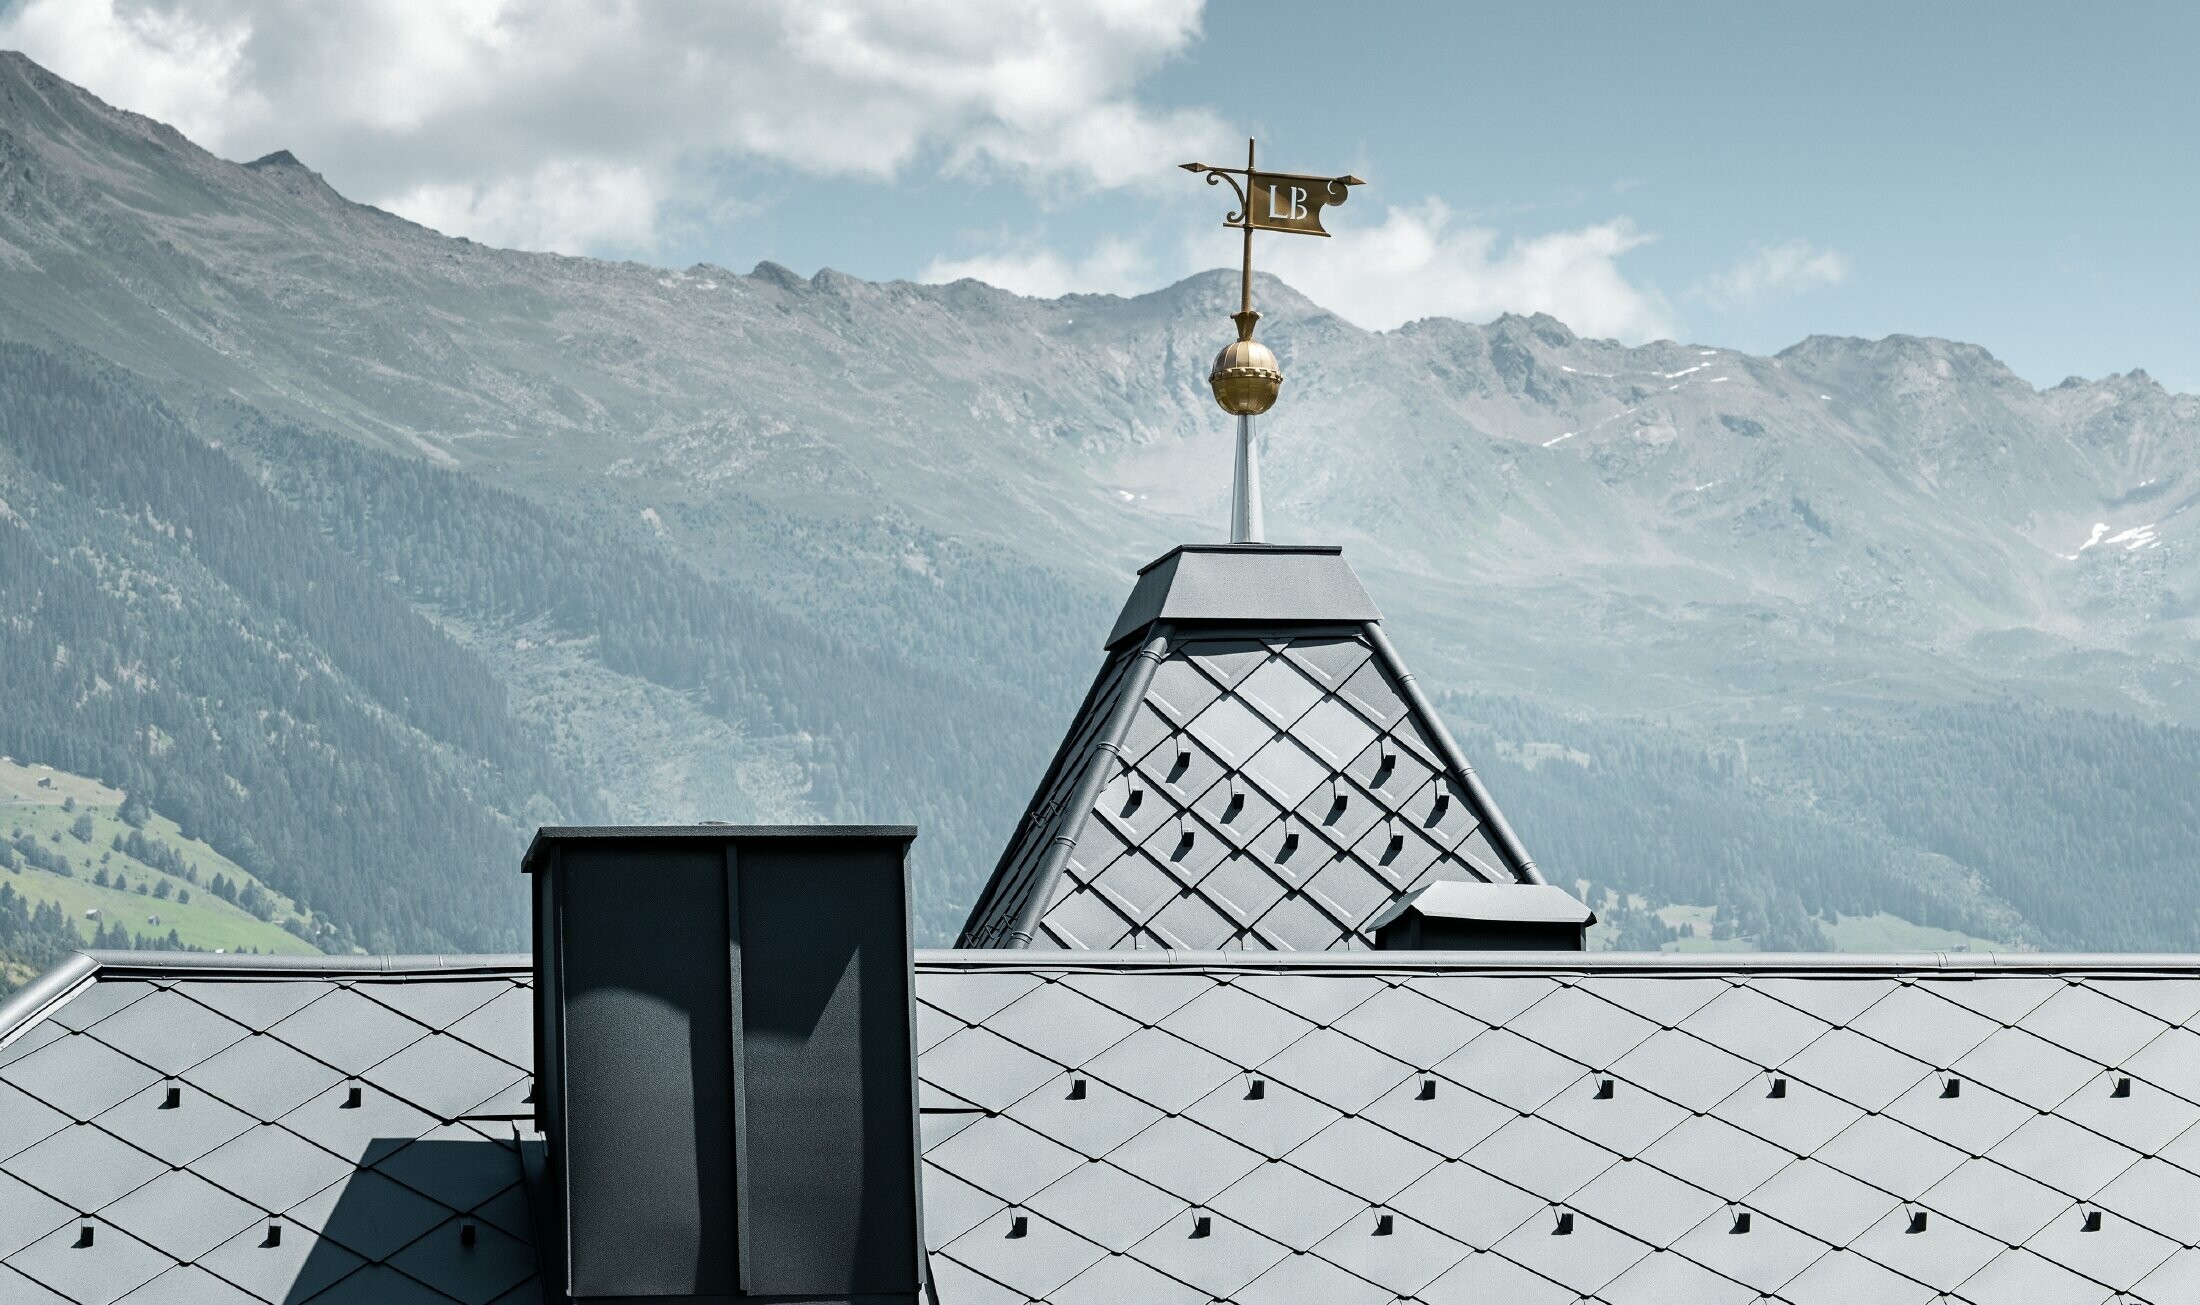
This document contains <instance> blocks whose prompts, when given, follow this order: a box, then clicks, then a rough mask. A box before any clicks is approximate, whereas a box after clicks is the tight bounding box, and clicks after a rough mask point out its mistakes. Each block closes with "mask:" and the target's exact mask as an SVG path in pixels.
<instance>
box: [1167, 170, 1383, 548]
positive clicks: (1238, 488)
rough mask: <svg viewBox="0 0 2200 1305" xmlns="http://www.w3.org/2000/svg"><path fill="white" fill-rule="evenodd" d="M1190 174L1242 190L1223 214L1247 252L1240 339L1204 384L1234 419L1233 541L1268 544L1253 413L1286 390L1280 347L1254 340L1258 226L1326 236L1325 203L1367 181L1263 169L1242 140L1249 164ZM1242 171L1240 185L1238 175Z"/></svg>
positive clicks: (1257, 316) (1217, 357)
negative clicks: (1242, 235)
mask: <svg viewBox="0 0 2200 1305" xmlns="http://www.w3.org/2000/svg"><path fill="white" fill-rule="evenodd" d="M1183 168H1184V170H1185V171H1187V172H1204V173H1206V174H1207V184H1208V185H1210V186H1212V185H1216V184H1218V183H1220V182H1225V181H1226V182H1228V183H1229V184H1230V189H1231V190H1233V191H1235V192H1237V198H1238V211H1237V212H1235V213H1232V214H1231V215H1230V216H1228V217H1227V218H1224V219H1223V225H1224V226H1232V227H1238V228H1240V229H1242V230H1243V231H1244V232H1245V257H1244V262H1243V265H1242V267H1241V269H1240V273H1239V280H1238V310H1237V312H1235V313H1233V314H1231V317H1230V320H1231V321H1233V322H1236V323H1237V332H1238V338H1237V339H1236V340H1235V341H1233V342H1232V343H1230V344H1229V345H1226V346H1224V348H1223V350H1222V352H1221V353H1219V354H1216V355H1215V365H1214V366H1213V367H1212V368H1210V369H1209V370H1208V373H1207V385H1208V388H1209V389H1211V390H1213V391H1214V396H1215V402H1216V403H1218V404H1220V405H1221V406H1222V410H1223V411H1224V412H1227V413H1229V414H1231V415H1232V416H1234V417H1236V418H1237V462H1236V470H1235V472H1234V474H1233V476H1232V481H1231V486H1230V542H1231V543H1233V544H1258V543H1264V542H1266V532H1265V531H1264V529H1263V526H1262V522H1261V510H1260V441H1259V437H1258V433H1257V432H1256V431H1255V430H1254V428H1253V418H1255V417H1258V416H1260V415H1261V414H1262V413H1265V412H1267V411H1268V410H1269V409H1270V408H1272V407H1274V406H1275V404H1276V396H1277V395H1278V393H1280V392H1281V391H1282V389H1283V368H1282V367H1281V366H1279V365H1278V364H1277V362H1276V355H1275V353H1274V352H1273V351H1272V350H1270V349H1269V348H1268V346H1267V345H1265V344H1262V343H1261V342H1260V341H1258V340H1255V339H1254V338H1253V328H1254V326H1255V325H1257V324H1258V323H1259V322H1260V314H1259V313H1257V312H1254V311H1253V232H1255V231H1256V230H1258V231H1289V232H1293V233H1295V234H1298V235H1302V236H1326V235H1328V234H1329V233H1328V232H1327V231H1324V230H1323V229H1322V223H1321V211H1322V208H1323V207H1324V206H1325V205H1330V204H1342V203H1344V202H1345V200H1346V199H1348V198H1350V197H1351V193H1352V192H1351V188H1352V187H1353V186H1358V185H1362V184H1364V183H1363V182H1362V181H1361V180H1360V179H1359V178H1358V177H1354V176H1343V177H1315V176H1308V175H1305V174H1302V173H1295V172H1260V171H1257V170H1256V169H1255V155H1254V142H1253V141H1252V140H1247V141H1246V142H1245V167H1244V168H1243V169H1242V170H1241V169H1238V168H1218V167H1213V166H1210V165H1208V164H1205V163H1186V164H1184V165H1183ZM1239 177H1243V178H1244V179H1245V182H1244V184H1243V185H1240V184H1239V183H1238V180H1237V179H1238V178H1239Z"/></svg>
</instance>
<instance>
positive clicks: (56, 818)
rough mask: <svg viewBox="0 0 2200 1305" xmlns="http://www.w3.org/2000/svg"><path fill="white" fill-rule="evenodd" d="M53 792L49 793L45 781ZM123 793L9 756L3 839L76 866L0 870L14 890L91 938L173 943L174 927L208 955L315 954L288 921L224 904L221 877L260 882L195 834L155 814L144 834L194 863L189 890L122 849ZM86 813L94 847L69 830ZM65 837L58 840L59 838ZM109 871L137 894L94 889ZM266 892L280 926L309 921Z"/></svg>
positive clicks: (2, 780) (1, 803)
mask: <svg viewBox="0 0 2200 1305" xmlns="http://www.w3.org/2000/svg"><path fill="white" fill-rule="evenodd" d="M41 780H43V781H46V782H47V783H48V784H50V785H51V787H41V786H40V781H41ZM71 798H74V799H75V802H76V809H75V810H74V811H68V810H64V804H65V803H66V802H67V800H68V799H71ZM122 799H123V795H122V794H121V793H120V792H117V791H116V790H114V789H111V788H108V787H107V786H105V785H103V784H101V783H100V782H99V781H97V780H93V779H86V778H84V777H83V776H80V775H71V774H68V773H67V772H65V771H58V770H51V769H48V768H46V767H44V766H39V765H35V764H25V763H23V762H19V761H16V760H14V759H12V758H10V759H0V834H5V835H7V841H9V842H13V841H14V833H15V831H16V830H21V831H22V832H23V833H24V834H27V835H29V836H31V837H32V838H35V839H37V840H38V841H39V842H41V843H44V844H46V846H47V847H49V848H50V849H52V850H54V851H57V852H60V853H61V854H62V855H64V856H66V857H67V858H68V859H69V863H70V865H71V866H72V867H74V868H75V877H74V878H63V877H62V876H60V875H56V874H52V873H50V872H48V871H44V870H39V869H36V868H33V867H30V866H27V865H26V866H23V867H21V868H19V869H18V870H17V871H16V872H14V873H12V874H5V873H0V882H5V883H7V884H10V885H11V886H13V887H14V889H15V891H16V892H18V893H20V894H22V895H23V896H25V897H27V898H29V899H30V900H31V901H33V902H55V903H58V904H59V905H60V906H61V909H62V910H63V911H65V912H66V913H67V914H68V916H69V919H70V920H71V921H73V922H74V923H75V924H76V926H77V930H78V932H79V933H81V934H83V935H84V936H85V937H86V938H87V939H89V938H90V936H91V933H92V930H93V929H94V928H95V927H96V926H97V925H98V924H99V923H101V922H106V923H113V922H115V921H120V922H121V923H122V925H123V926H124V927H125V928H127V929H129V930H130V931H131V932H132V933H141V934H144V935H146V936H147V937H149V938H151V937H164V936H166V934H167V932H168V931H169V930H170V929H174V930H175V931H176V935H177V936H178V937H179V938H181V939H182V940H183V942H184V944H185V945H187V946H191V947H203V948H205V949H207V950H208V951H215V950H221V951H232V952H235V951H247V950H251V951H261V952H279V953H287V954H292V955H298V954H308V955H310V954H311V953H312V952H313V950H314V949H313V948H312V947H310V946H308V945H307V944H306V943H304V942H303V941H301V940H300V939H299V938H297V937H296V936H295V935H293V934H291V933H289V932H287V931H286V930H284V929H283V928H282V926H281V925H280V924H277V923H273V922H270V921H263V920H259V919H256V918H254V917H253V916H252V915H251V914H250V913H248V912H246V911H245V910H244V909H243V908H242V907H239V906H235V905H232V904H231V903H229V902H226V901H224V900H222V899H221V898H219V897H216V896H215V895H214V894H213V893H212V892H211V891H209V890H208V888H207V885H209V884H211V883H212V882H213V879H214V876H215V875H216V874H222V875H226V876H228V877H229V878H230V879H232V880H235V881H236V882H237V883H238V886H239V887H240V888H241V887H242V886H243V885H244V884H247V883H253V882H257V881H256V880H254V879H253V877H252V876H251V875H250V874H247V873H246V872H245V871H244V870H243V869H241V868H240V867H238V866H237V865H236V863H234V862H232V861H230V860H229V859H228V858H226V857H224V856H222V855H221V854H220V853H219V852H216V851H215V850H214V849H213V848H211V847H208V846H207V845H206V844H204V843H202V842H199V841H198V840H197V839H194V838H190V837H187V836H186V835H185V834H184V833H183V831H182V830H181V829H179V828H178V827H177V826H176V822H175V821H173V820H170V819H168V818H167V817H166V816H163V815H161V814H159V813H158V812H155V813H154V814H153V817H152V818H151V819H150V820H148V821H146V822H145V826H144V828H143V829H142V830H141V831H140V832H141V833H143V834H144V835H145V837H146V838H148V839H150V840H151V841H153V842H155V843H161V844H165V845H167V846H168V847H171V848H173V849H174V850H175V851H176V852H177V853H179V854H180V855H181V856H182V857H183V859H184V861H185V862H187V863H193V864H196V865H197V866H198V878H199V882H198V883H197V885H191V884H187V883H185V882H184V881H183V880H181V879H176V878H173V877H171V876H168V875H164V874H161V873H160V872H158V871H156V870H154V869H153V868H152V867H150V866H147V865H145V864H144V863H142V862H140V861H137V860H135V859H133V858H131V857H129V856H125V855H124V854H123V853H121V852H117V851H115V850H114V849H113V846H112V844H113V842H114V839H115V837H116V835H118V834H124V833H126V832H127V831H128V829H129V826H127V825H125V824H123V823H122V821H121V820H120V819H119V818H117V816H116V811H117V809H118V808H119V807H120V806H121V805H122ZM79 815H89V816H90V817H91V821H92V837H91V841H90V842H89V843H85V842H81V841H79V840H78V839H77V837H76V836H75V834H73V833H71V832H70V827H71V826H72V825H74V824H75V823H76V818H77V816H79ZM55 834H59V835H60V841H58V842H55V841H54V840H53V835H55ZM101 868H104V869H105V870H106V871H107V873H108V875H109V876H110V877H112V876H114V875H117V874H120V875H122V876H125V877H126V878H127V879H128V880H129V882H130V885H131V887H130V889H129V890H128V891H123V892H118V891H116V890H115V889H113V888H101V887H99V886H97V885H96V884H94V883H93V882H92V876H93V873H94V872H95V871H96V870H99V869H101ZM163 879H166V880H167V881H168V885H169V889H170V895H169V898H168V900H166V901H160V900H156V899H155V898H154V897H153V896H152V894H151V890H152V888H153V886H154V885H155V884H157V883H159V882H160V881H161V880H163ZM139 884H144V885H145V886H146V889H147V891H146V893H145V894H143V895H140V894H139V893H138V892H137V891H136V888H137V885H139ZM260 886H261V888H262V890H263V891H266V892H267V893H268V894H269V895H270V896H272V897H274V898H275V901H276V902H277V904H278V907H279V911H278V914H277V916H276V919H277V920H282V919H288V918H292V917H295V916H297V915H299V914H300V912H299V911H298V909H297V904H296V903H295V902H293V901H291V900H290V899H289V898H286V897H283V896H281V895H280V894H276V893H275V892H274V890H273V889H270V888H268V887H267V886H266V885H265V884H261V885H260ZM184 888H189V889H190V892H191V901H190V902H189V903H188V904H179V903H178V902H177V901H176V899H175V892H176V890H178V889H184ZM93 910H96V911H98V912H99V915H98V916H97V917H96V918H94V917H88V916H87V915H86V914H85V913H86V912H87V911H93ZM149 916H158V917H160V923H158V924H157V925H156V924H153V923H151V922H150V921H149V920H148V919H147V917H149Z"/></svg>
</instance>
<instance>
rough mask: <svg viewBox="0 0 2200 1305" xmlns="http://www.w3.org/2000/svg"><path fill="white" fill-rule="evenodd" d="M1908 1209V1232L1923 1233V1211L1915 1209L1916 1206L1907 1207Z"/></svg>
mask: <svg viewBox="0 0 2200 1305" xmlns="http://www.w3.org/2000/svg"><path fill="white" fill-rule="evenodd" d="M1908 1209H1909V1212H1910V1226H1909V1231H1911V1232H1913V1233H1921V1232H1924V1231H1925V1211H1923V1210H1920V1209H1918V1208H1917V1207H1916V1206H1914V1205H1913V1206H1910V1207H1908Z"/></svg>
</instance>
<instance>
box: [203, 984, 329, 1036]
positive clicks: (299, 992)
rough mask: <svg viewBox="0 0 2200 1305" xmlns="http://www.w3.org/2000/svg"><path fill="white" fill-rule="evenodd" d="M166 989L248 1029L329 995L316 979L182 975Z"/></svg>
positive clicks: (264, 1026) (268, 1024)
mask: <svg viewBox="0 0 2200 1305" xmlns="http://www.w3.org/2000/svg"><path fill="white" fill-rule="evenodd" d="M168 990H169V991H170V992H173V993H175V994H177V995H178V996H182V997H188V998H190V999H191V1000H192V1001H195V1002H198V1003H199V1004H200V1005H202V1006H205V1007H206V1008H207V1009H209V1010H211V1011H213V1012H215V1013H216V1014H219V1015H226V1016H228V1017H229V1018H230V1019H232V1020H235V1021H236V1022H237V1023H239V1024H242V1025H244V1026H245V1027H246V1028H248V1029H255V1030H264V1029H267V1028H270V1027H272V1026H274V1025H275V1024H277V1023H279V1022H280V1021H282V1020H283V1019H284V1018H286V1017H287V1016H289V1015H290V1014H292V1013H293V1012H295V1011H296V1010H298V1009H299V1008H300V1007H302V1006H304V1005H305V1004H306V1003H307V1002H311V1001H318V1000H319V999H320V998H322V997H325V996H327V995H328V990H329V985H328V984H327V983H326V982H323V981H321V980H318V979H184V980H181V981H179V982H176V983H174V984H171V985H169V988H168Z"/></svg>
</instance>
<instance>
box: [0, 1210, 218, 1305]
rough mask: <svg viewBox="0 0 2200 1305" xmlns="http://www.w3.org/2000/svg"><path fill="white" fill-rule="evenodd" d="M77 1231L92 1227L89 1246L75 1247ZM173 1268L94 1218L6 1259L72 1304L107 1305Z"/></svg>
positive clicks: (169, 1261)
mask: <svg viewBox="0 0 2200 1305" xmlns="http://www.w3.org/2000/svg"><path fill="white" fill-rule="evenodd" d="M80 1226H86V1227H89V1228H91V1230H92V1243H91V1245H89V1246H83V1245H80V1244H79V1232H78V1229H79V1227H80ZM174 1266H175V1261H174V1260H173V1259H172V1258H170V1257H169V1256H167V1255H164V1254H162V1253H161V1252H160V1251H157V1250H155V1249H154V1248H152V1247H150V1246H147V1245H146V1244H145V1243H144V1242H141V1241H139V1240H138V1239H137V1238H135V1237H132V1236H130V1235H129V1234H128V1233H126V1232H124V1231H122V1230H121V1229H120V1228H117V1227H115V1226H114V1225H113V1224H111V1223H108V1222H107V1221H106V1220H104V1219H101V1218H99V1217H98V1216H96V1215H94V1216H92V1217H91V1218H88V1219H85V1220H84V1221H83V1222H82V1225H80V1224H79V1222H78V1221H77V1220H74V1219H71V1220H70V1221H69V1222H67V1223H66V1224H63V1225H62V1226H61V1227H59V1228H56V1229H54V1230H53V1231H52V1232H50V1233H48V1234H46V1235H45V1236H44V1237H41V1238H39V1239H38V1240H37V1241H35V1242H33V1243H31V1244H30V1245H29V1246H27V1247H25V1248H23V1249H22V1250H20V1251H17V1252H16V1253H15V1254H14V1255H11V1256H9V1257H8V1267H9V1268H11V1269H13V1270H15V1271H16V1272H17V1273H20V1274H22V1275H23V1276H24V1277H26V1278H29V1279H30V1280H31V1281H33V1282H35V1283H37V1284H39V1285H40V1286H41V1287H44V1288H46V1289H47V1290H49V1291H53V1292H57V1293H59V1294H60V1295H62V1296H63V1297H66V1298H67V1299H68V1300H70V1301H72V1302H74V1303H75V1305H111V1303H112V1302H114V1301H118V1300H120V1299H122V1298H123V1297H125V1296H127V1295H129V1294H130V1293H131V1292H133V1291H136V1290H137V1289H138V1288H139V1287H140V1286H143V1285H144V1284H145V1283H148V1282H150V1281H152V1280H153V1279H154V1278H157V1277H159V1276H160V1275H161V1274H162V1273H165V1272H167V1271H168V1270H169V1269H171V1268H173V1267H174ZM0 1285H5V1284H4V1283H0ZM11 1305H12V1302H11Z"/></svg>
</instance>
